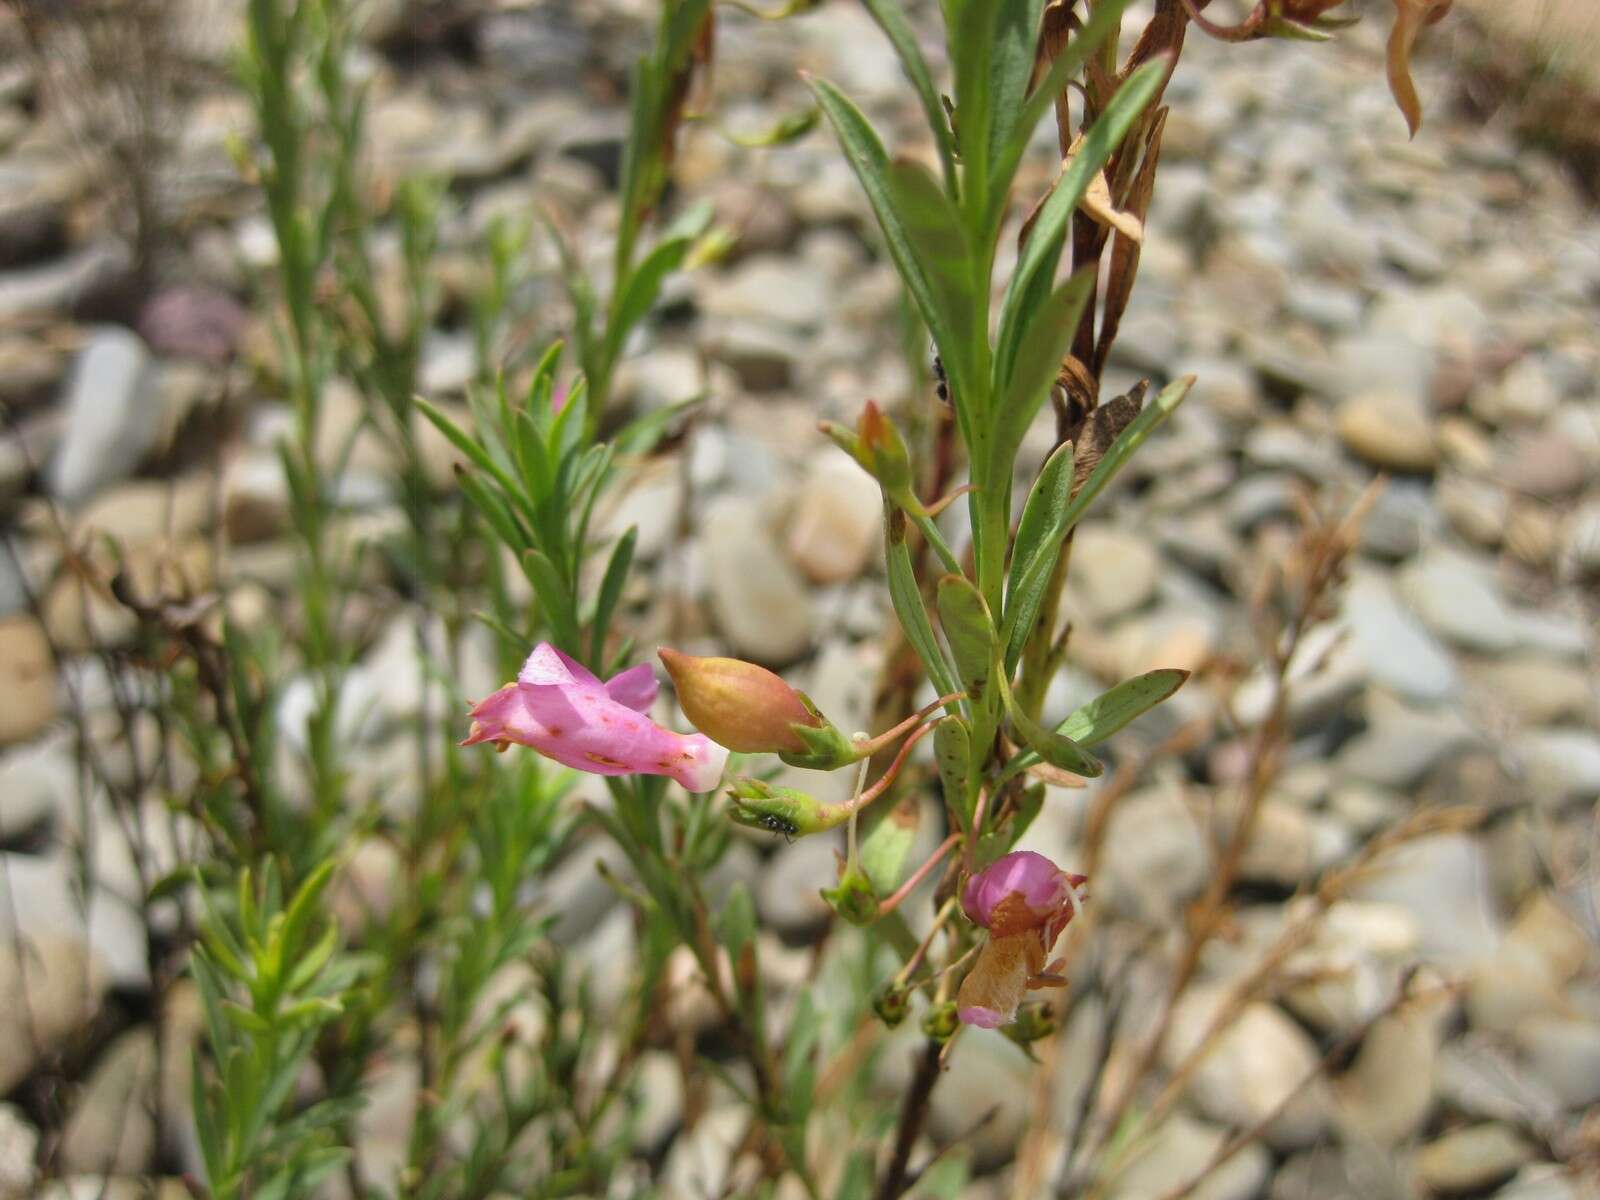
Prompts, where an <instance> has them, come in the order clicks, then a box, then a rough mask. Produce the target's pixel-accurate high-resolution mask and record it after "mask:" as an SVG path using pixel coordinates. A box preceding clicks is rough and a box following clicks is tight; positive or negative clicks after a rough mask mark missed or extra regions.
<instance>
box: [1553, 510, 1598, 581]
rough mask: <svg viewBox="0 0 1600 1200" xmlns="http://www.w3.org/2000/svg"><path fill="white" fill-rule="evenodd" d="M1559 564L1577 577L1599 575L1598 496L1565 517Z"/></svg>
mask: <svg viewBox="0 0 1600 1200" xmlns="http://www.w3.org/2000/svg"><path fill="white" fill-rule="evenodd" d="M1561 565H1562V569H1563V571H1564V572H1565V573H1566V574H1567V575H1569V576H1571V577H1573V578H1576V579H1593V578H1594V577H1595V576H1596V575H1600V500H1589V501H1586V502H1584V503H1583V504H1582V505H1580V506H1579V507H1578V508H1577V509H1575V510H1574V511H1573V512H1572V513H1571V514H1570V515H1569V516H1568V517H1567V524H1566V534H1565V536H1564V537H1563V539H1562V545H1561Z"/></svg>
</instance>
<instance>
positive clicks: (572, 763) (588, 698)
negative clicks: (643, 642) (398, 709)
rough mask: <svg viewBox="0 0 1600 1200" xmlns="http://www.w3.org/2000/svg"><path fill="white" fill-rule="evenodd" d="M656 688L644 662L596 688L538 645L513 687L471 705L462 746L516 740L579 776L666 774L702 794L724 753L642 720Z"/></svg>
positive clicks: (717, 774)
mask: <svg viewBox="0 0 1600 1200" xmlns="http://www.w3.org/2000/svg"><path fill="white" fill-rule="evenodd" d="M657 686H658V685H657V683H656V677H655V675H654V673H653V672H652V671H651V670H650V667H649V665H648V664H645V663H641V664H640V665H639V666H636V667H630V668H629V669H628V670H626V671H623V672H622V673H621V674H618V675H613V676H612V677H611V678H610V679H609V680H607V681H606V682H605V683H601V682H600V680H599V679H597V678H595V676H594V675H593V674H592V673H591V672H590V671H589V670H588V669H587V668H585V667H584V666H583V665H582V664H581V663H579V662H577V661H575V660H574V659H572V658H569V657H568V656H567V655H565V654H563V653H562V652H561V651H559V650H557V649H556V648H555V647H554V646H552V645H550V643H548V642H541V643H539V645H538V646H536V647H534V651H533V653H532V654H530V655H528V661H527V662H525V663H524V664H523V665H522V670H521V671H520V672H519V673H518V674H517V681H516V682H515V683H508V684H507V685H506V686H505V687H503V688H501V689H500V690H499V691H498V692H496V693H495V694H494V695H492V696H490V697H489V698H488V699H486V700H483V701H481V702H480V703H479V704H477V705H476V706H475V707H474V708H473V710H472V732H471V734H470V735H469V736H468V738H467V740H466V741H464V742H462V743H461V744H462V745H463V746H472V745H476V744H477V743H479V742H498V743H500V744H501V746H502V747H504V745H506V744H507V743H510V742H516V743H517V744H519V745H523V746H532V747H533V748H534V749H535V750H537V751H538V752H539V753H540V754H543V755H544V756H545V757H546V758H552V759H554V760H555V761H556V762H558V763H561V764H563V765H565V766H568V767H572V768H573V769H575V770H578V771H588V772H590V773H591V774H594V775H666V776H668V777H669V778H672V779H675V780H677V781H678V782H679V783H681V784H682V785H683V786H684V787H685V788H687V789H688V790H689V791H691V792H709V791H710V790H711V789H712V788H714V787H716V786H717V782H718V781H719V780H720V779H721V778H722V768H723V766H724V764H726V762H727V761H728V752H727V751H726V750H724V749H723V748H722V747H721V746H719V745H717V744H716V743H715V742H713V741H711V740H710V739H709V738H707V737H705V736H704V735H703V734H698V733H693V734H687V735H685V734H681V733H673V732H672V731H671V730H669V729H663V728H661V726H659V725H657V724H656V723H655V722H654V721H652V720H650V718H649V717H647V716H645V712H646V710H647V709H649V707H650V705H651V703H652V702H654V700H655V698H656V689H657Z"/></svg>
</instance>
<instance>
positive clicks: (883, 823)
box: [861, 796, 922, 896]
mask: <svg viewBox="0 0 1600 1200" xmlns="http://www.w3.org/2000/svg"><path fill="white" fill-rule="evenodd" d="M921 816H922V808H921V806H920V805H918V804H917V801H916V797H915V796H910V797H908V798H906V799H905V800H903V801H902V802H901V803H899V804H897V805H895V807H894V808H892V809H890V810H889V811H888V812H886V813H884V814H883V816H882V817H880V818H879V819H878V822H877V824H876V825H874V826H873V827H872V829H871V831H870V832H869V833H868V834H867V835H866V837H864V838H862V839H861V869H862V870H863V871H865V872H866V873H867V878H868V879H870V880H871V881H872V887H873V890H874V891H876V892H877V893H878V895H880V896H888V895H892V894H893V893H894V890H895V889H896V888H897V887H899V886H900V881H901V879H903V878H904V877H905V866H906V858H907V856H908V855H909V854H910V853H911V845H912V843H913V842H915V841H916V840H917V826H918V825H919V824H920V823H921Z"/></svg>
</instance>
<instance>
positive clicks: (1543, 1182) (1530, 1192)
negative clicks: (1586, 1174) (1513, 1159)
mask: <svg viewBox="0 0 1600 1200" xmlns="http://www.w3.org/2000/svg"><path fill="white" fill-rule="evenodd" d="M1578 1188H1579V1185H1578V1184H1577V1183H1576V1182H1575V1181H1574V1180H1573V1178H1572V1176H1571V1174H1570V1173H1569V1172H1568V1171H1567V1169H1566V1168H1565V1167H1562V1166H1558V1165H1556V1164H1554V1163H1538V1164H1535V1165H1533V1166H1528V1167H1523V1168H1522V1170H1520V1171H1518V1172H1517V1177H1516V1178H1515V1179H1513V1180H1512V1181H1511V1182H1510V1183H1508V1184H1506V1185H1505V1187H1503V1188H1501V1189H1500V1190H1499V1191H1498V1192H1496V1193H1495V1194H1494V1195H1493V1196H1492V1197H1491V1198H1490V1200H1586V1193H1584V1192H1581V1191H1579V1190H1578Z"/></svg>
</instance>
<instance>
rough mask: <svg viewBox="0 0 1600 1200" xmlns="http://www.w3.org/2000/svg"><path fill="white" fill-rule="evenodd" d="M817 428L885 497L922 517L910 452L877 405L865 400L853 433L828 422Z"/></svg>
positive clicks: (892, 424)
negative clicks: (849, 458)
mask: <svg viewBox="0 0 1600 1200" xmlns="http://www.w3.org/2000/svg"><path fill="white" fill-rule="evenodd" d="M821 428H822V432H823V433H825V434H827V435H828V436H829V437H830V438H832V439H833V441H834V444H835V445H837V446H838V447H839V448H840V449H841V450H843V451H844V452H845V453H846V454H848V455H849V456H850V457H851V458H853V459H855V460H856V462H858V463H860V464H861V469H862V470H863V471H865V472H866V473H867V474H868V475H871V476H872V477H873V478H874V479H876V480H877V481H878V486H879V487H881V488H882V489H883V494H884V495H885V496H887V497H889V499H890V500H892V501H893V502H894V503H895V504H898V505H899V506H900V507H901V508H903V509H905V510H906V511H907V512H910V513H914V514H916V515H917V516H921V515H922V513H923V512H924V509H923V507H922V502H921V501H920V500H918V499H917V492H916V487H915V484H914V482H913V478H912V470H911V452H910V451H909V450H908V449H907V448H906V440H905V438H903V437H902V436H900V431H899V430H898V429H897V428H895V424H894V422H893V421H891V420H889V418H888V417H886V416H884V415H883V410H882V409H881V408H879V407H878V406H877V404H875V403H874V402H873V401H871V400H868V401H867V406H866V408H864V409H862V411H861V420H860V421H859V422H857V424H856V427H855V429H854V430H850V429H846V428H844V427H843V426H842V425H837V424H835V423H834V422H832V421H824V422H822V426H821Z"/></svg>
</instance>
